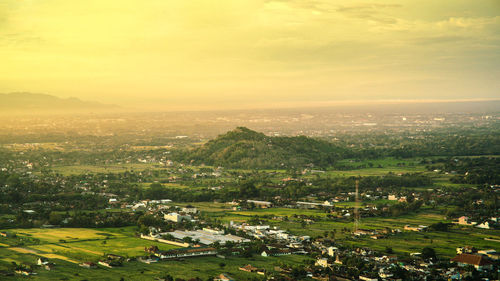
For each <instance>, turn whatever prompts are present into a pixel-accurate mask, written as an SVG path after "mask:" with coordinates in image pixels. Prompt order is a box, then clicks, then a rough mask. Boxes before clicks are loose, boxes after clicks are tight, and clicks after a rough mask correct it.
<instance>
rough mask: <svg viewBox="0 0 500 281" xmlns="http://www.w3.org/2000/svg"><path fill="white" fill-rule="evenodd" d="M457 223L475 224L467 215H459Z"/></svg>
mask: <svg viewBox="0 0 500 281" xmlns="http://www.w3.org/2000/svg"><path fill="white" fill-rule="evenodd" d="M458 224H459V225H475V224H476V223H475V222H471V221H470V218H469V217H466V216H461V217H459V218H458Z"/></svg>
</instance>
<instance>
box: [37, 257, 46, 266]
mask: <svg viewBox="0 0 500 281" xmlns="http://www.w3.org/2000/svg"><path fill="white" fill-rule="evenodd" d="M36 264H37V265H46V264H49V260H48V259H46V258H38V259H37V260H36Z"/></svg>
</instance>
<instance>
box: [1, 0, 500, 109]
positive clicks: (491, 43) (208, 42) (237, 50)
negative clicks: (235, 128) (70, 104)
mask: <svg viewBox="0 0 500 281" xmlns="http://www.w3.org/2000/svg"><path fill="white" fill-rule="evenodd" d="M9 92H33V93H46V94H51V95H55V96H58V97H77V98H80V99H83V100H93V101H100V102H105V103H114V104H119V105H123V106H130V107H144V108H148V107H158V108H165V109H169V108H245V107H261V106H269V105H273V106H274V105H276V106H278V105H284V104H286V105H301V104H326V103H331V102H337V101H340V102H346V101H369V102H370V101H380V100H463V99H497V98H500V1H499V0H474V1H471V0H439V1H437V0H418V1H415V0H411V1H410V0H380V1H374V0H372V1H370V0H365V1H356V0H348V1H336V0H253V1H250V0H248V1H243V0H217V1H214V0H182V1H179V0H148V1H144V0H86V1H68V0H1V1H0V93H9Z"/></svg>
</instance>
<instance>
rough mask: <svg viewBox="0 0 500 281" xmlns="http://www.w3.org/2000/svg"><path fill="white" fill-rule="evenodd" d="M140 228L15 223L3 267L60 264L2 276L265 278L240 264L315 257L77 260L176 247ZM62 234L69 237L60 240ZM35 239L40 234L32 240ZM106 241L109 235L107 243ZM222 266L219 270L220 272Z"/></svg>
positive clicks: (2, 248) (1, 252) (2, 254)
mask: <svg viewBox="0 0 500 281" xmlns="http://www.w3.org/2000/svg"><path fill="white" fill-rule="evenodd" d="M134 231H135V229H134V228H132V227H129V228H116V229H113V228H108V229H84V228H59V229H12V230H9V232H11V233H16V235H18V237H17V238H5V237H2V238H0V241H2V244H1V245H0V271H1V270H5V269H7V268H9V267H11V266H12V263H13V262H14V263H17V264H21V263H23V264H28V265H34V264H36V260H37V259H38V258H39V257H45V258H48V259H49V260H50V261H51V262H53V263H55V264H56V265H55V267H54V268H53V269H52V270H50V271H47V270H45V269H42V268H40V269H38V270H36V273H37V274H36V275H32V276H29V277H25V276H20V275H16V276H2V278H3V279H2V280H20V279H30V280H120V279H121V278H124V279H125V280H154V279H155V278H157V277H161V276H164V275H165V274H169V275H171V276H173V277H174V278H186V277H189V278H191V277H200V278H202V279H204V280H206V279H207V278H208V277H213V276H215V275H217V274H219V273H228V274H229V275H230V276H232V277H234V278H237V279H238V280H249V279H255V280H263V276H260V275H257V274H256V273H248V272H243V271H240V270H238V268H239V267H241V266H244V265H246V264H248V263H250V264H252V265H253V266H256V267H259V268H265V269H267V270H272V269H273V267H274V266H276V265H279V264H282V263H285V264H297V263H303V262H306V261H307V260H309V259H310V258H308V257H305V256H296V255H292V256H284V257H279V258H277V257H261V256H255V257H253V258H250V259H247V258H237V257H231V258H226V259H222V258H217V257H199V258H191V259H184V260H169V261H160V262H156V263H152V264H145V263H141V262H139V261H136V260H133V261H130V262H125V263H124V264H123V266H121V267H115V268H105V267H101V266H99V267H98V268H96V269H86V268H82V267H80V266H79V265H78V264H79V263H81V262H83V261H94V262H96V261H97V260H98V259H99V258H100V257H101V256H102V255H104V254H107V253H113V254H117V255H121V256H124V257H136V256H144V247H146V246H150V245H156V246H158V247H159V248H160V249H161V250H169V249H173V248H176V247H175V246H172V245H167V244H163V243H157V242H153V241H147V240H142V239H139V238H136V237H133V233H134ZM24 237H29V238H30V239H39V241H37V242H32V243H26V244H25V245H16V246H14V244H17V243H18V241H19V240H20V239H21V238H24ZM61 240H65V241H64V242H61ZM31 241H35V240H31ZM103 241H106V242H105V243H103ZM217 272H218V273H217Z"/></svg>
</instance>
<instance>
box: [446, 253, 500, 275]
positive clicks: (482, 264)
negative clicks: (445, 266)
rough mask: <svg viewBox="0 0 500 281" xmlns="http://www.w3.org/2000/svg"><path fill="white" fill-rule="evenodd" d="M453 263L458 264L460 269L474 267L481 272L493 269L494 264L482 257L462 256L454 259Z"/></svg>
mask: <svg viewBox="0 0 500 281" xmlns="http://www.w3.org/2000/svg"><path fill="white" fill-rule="evenodd" d="M451 261H452V262H456V263H457V264H458V266H460V267H464V266H468V265H472V266H474V267H475V268H476V269H477V270H479V271H482V270H485V269H491V268H492V262H490V261H489V260H488V259H487V258H485V257H484V256H482V255H473V254H460V255H457V256H456V257H454V258H452V259H451Z"/></svg>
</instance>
